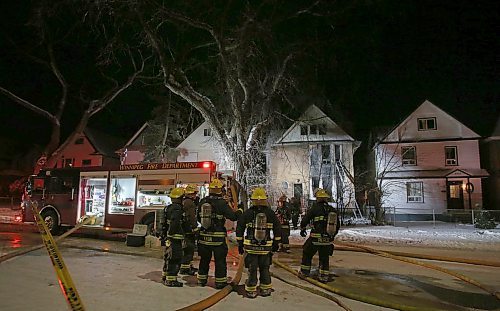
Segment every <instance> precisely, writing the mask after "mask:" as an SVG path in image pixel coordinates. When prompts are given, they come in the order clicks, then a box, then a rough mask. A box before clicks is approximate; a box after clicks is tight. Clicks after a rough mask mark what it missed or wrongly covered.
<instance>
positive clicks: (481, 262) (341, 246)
mask: <svg viewBox="0 0 500 311" xmlns="http://www.w3.org/2000/svg"><path fill="white" fill-rule="evenodd" d="M335 250H337V251H348V252H362V253H371V252H369V251H367V250H365V249H360V248H357V246H356V247H354V246H347V244H345V243H343V242H335ZM377 251H379V250H377ZM383 252H385V253H388V254H392V255H395V256H401V257H408V258H418V259H427V260H437V261H447V262H456V263H464V264H470V265H477V266H491V267H500V262H494V261H488V260H477V259H466V258H453V257H446V256H434V255H425V254H413V253H404V252H395V251H383Z"/></svg>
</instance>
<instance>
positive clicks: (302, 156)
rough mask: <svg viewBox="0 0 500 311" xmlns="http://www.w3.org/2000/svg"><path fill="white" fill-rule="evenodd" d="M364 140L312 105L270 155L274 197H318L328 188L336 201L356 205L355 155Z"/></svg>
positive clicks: (306, 202) (282, 137)
mask: <svg viewBox="0 0 500 311" xmlns="http://www.w3.org/2000/svg"><path fill="white" fill-rule="evenodd" d="M359 145H360V143H359V142H358V141H355V140H354V138H352V137H351V136H349V135H348V134H347V133H346V132H345V131H344V130H343V129H341V128H340V127H339V126H338V125H337V124H336V123H335V122H334V121H333V120H332V119H331V118H330V117H328V116H327V115H326V114H325V113H324V112H323V111H321V110H320V109H319V108H318V107H317V106H316V105H311V106H309V107H308V108H307V110H306V111H305V112H304V113H303V114H302V116H301V117H300V118H299V119H298V120H296V121H295V122H294V123H293V124H292V125H291V126H290V127H289V128H288V129H287V130H286V131H285V132H284V133H282V135H280V136H279V137H278V138H277V139H276V141H275V142H274V143H273V144H272V147H271V150H270V151H269V154H268V174H269V178H270V181H269V184H270V187H271V189H272V192H273V196H274V197H275V198H278V197H279V196H281V194H285V195H286V196H287V197H289V198H291V197H296V198H300V199H301V200H302V203H303V206H304V205H307V204H308V202H309V200H313V199H314V190H315V189H317V188H323V189H325V190H327V191H328V192H329V193H330V194H331V195H332V198H333V200H334V201H335V202H337V203H342V204H343V205H344V206H350V205H354V204H355V199H354V186H353V179H352V176H353V175H354V166H353V162H354V161H353V156H354V152H355V151H356V149H357V148H358V147H359Z"/></svg>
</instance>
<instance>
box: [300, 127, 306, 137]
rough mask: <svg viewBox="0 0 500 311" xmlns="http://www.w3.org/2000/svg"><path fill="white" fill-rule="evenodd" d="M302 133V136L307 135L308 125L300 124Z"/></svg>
mask: <svg viewBox="0 0 500 311" xmlns="http://www.w3.org/2000/svg"><path fill="white" fill-rule="evenodd" d="M300 135H301V136H305V135H307V125H301V126H300Z"/></svg>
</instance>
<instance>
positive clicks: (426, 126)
mask: <svg viewBox="0 0 500 311" xmlns="http://www.w3.org/2000/svg"><path fill="white" fill-rule="evenodd" d="M417 122H418V130H419V131H429V130H436V129H437V123H436V118H421V119H418V120H417Z"/></svg>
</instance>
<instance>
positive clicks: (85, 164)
mask: <svg viewBox="0 0 500 311" xmlns="http://www.w3.org/2000/svg"><path fill="white" fill-rule="evenodd" d="M91 164H92V160H90V159H86V160H82V166H90V165H91Z"/></svg>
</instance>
